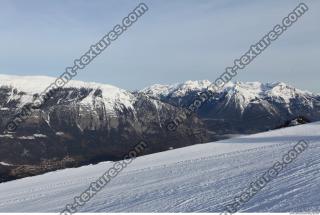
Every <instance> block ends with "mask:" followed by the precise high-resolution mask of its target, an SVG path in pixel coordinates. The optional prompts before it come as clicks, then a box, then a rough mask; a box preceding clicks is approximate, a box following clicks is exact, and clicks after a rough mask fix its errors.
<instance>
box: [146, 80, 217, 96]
mask: <svg viewBox="0 0 320 215" xmlns="http://www.w3.org/2000/svg"><path fill="white" fill-rule="evenodd" d="M210 85H212V83H211V82H210V81H208V80H202V81H190V80H189V81H186V82H184V83H180V84H172V85H161V84H154V85H152V86H150V87H147V88H144V89H143V90H141V91H140V92H142V93H146V94H148V95H150V96H153V97H159V96H168V95H171V96H184V95H185V94H186V93H187V92H189V91H202V90H205V89H208V87H209V86H210Z"/></svg>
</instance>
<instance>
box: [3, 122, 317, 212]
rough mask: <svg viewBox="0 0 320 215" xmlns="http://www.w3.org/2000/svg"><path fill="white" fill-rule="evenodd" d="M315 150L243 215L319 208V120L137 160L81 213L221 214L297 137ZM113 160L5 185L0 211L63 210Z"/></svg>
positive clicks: (286, 171) (302, 156)
mask: <svg viewBox="0 0 320 215" xmlns="http://www.w3.org/2000/svg"><path fill="white" fill-rule="evenodd" d="M302 139H304V140H307V141H309V148H308V149H307V150H306V151H304V152H303V153H302V154H300V155H299V157H298V158H297V159H296V160H295V161H294V162H293V163H291V164H289V165H287V166H286V168H285V169H283V171H282V172H281V173H280V174H279V175H278V177H277V178H275V179H274V180H273V181H271V182H270V183H269V184H268V185H267V186H266V187H265V188H264V189H263V190H261V191H260V192H259V193H257V194H256V195H255V196H254V197H253V198H252V199H251V200H250V201H249V202H247V203H246V204H245V205H244V206H243V207H242V208H241V209H240V210H239V212H306V211H309V212H310V211H313V212H315V211H317V212H319V211H320V194H319V193H320V123H311V124H307V125H301V126H296V127H290V128H285V129H280V130H275V131H270V132H266V133H260V134H255V135H250V136H242V137H238V138H234V139H229V140H224V141H219V142H214V143H207V144H200V145H194V146H190V147H186V148H181V149H175V150H171V151H167V152H162V153H157V154H152V155H148V156H143V157H139V158H137V159H136V160H134V161H133V163H132V164H131V165H129V166H128V167H127V168H126V169H125V170H124V171H123V172H121V173H120V174H119V175H118V176H117V177H115V178H114V179H113V180H112V181H111V182H110V183H109V184H108V185H107V186H106V187H105V188H104V189H103V190H102V191H101V192H100V193H98V194H97V195H96V196H95V197H94V198H93V199H92V200H91V201H89V202H88V203H87V204H86V205H84V206H83V207H82V208H80V211H79V212H221V211H223V210H224V206H225V205H226V204H228V203H230V202H231V201H232V199H233V198H234V196H235V195H239V194H240V193H241V192H242V191H243V190H244V189H246V188H247V187H248V186H249V184H250V183H251V182H253V181H254V180H255V179H257V178H258V177H260V176H261V175H262V174H263V173H264V172H265V171H266V170H268V169H269V168H270V167H271V166H273V164H274V163H275V162H276V161H278V160H281V159H282V156H283V155H284V154H286V153H287V152H288V151H289V150H290V149H292V148H293V146H294V145H295V144H296V143H297V142H298V141H299V140H302ZM111 165H112V163H111V162H103V163H100V164H97V165H90V166H84V167H80V168H72V169H65V170H60V171H56V172H51V173H47V174H44V175H40V176H35V177H29V178H24V179H20V180H16V181H11V182H7V183H2V184H0V212H60V211H62V210H63V209H64V207H65V205H66V204H69V203H72V202H73V198H74V197H75V196H79V195H80V194H81V193H82V192H83V191H84V190H85V189H87V188H88V186H89V184H90V183H91V182H92V181H95V180H96V179H97V178H98V177H100V176H101V175H102V174H103V173H104V172H105V171H106V170H107V169H108V168H109V167H111Z"/></svg>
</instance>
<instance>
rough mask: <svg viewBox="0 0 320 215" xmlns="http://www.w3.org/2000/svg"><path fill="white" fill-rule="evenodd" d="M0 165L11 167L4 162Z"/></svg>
mask: <svg viewBox="0 0 320 215" xmlns="http://www.w3.org/2000/svg"><path fill="white" fill-rule="evenodd" d="M0 164H1V165H3V166H12V165H11V164H9V163H6V162H0Z"/></svg>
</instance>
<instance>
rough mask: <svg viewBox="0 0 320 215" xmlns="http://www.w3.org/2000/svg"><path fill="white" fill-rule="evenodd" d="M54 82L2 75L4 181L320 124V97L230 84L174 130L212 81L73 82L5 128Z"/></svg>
mask: <svg viewBox="0 0 320 215" xmlns="http://www.w3.org/2000/svg"><path fill="white" fill-rule="evenodd" d="M54 81H55V79H54V78H50V77H40V76H29V77H25V76H10V75H0V116H1V118H0V132H1V134H0V147H1V150H0V157H1V160H0V162H3V163H6V164H9V165H2V164H1V163H0V173H2V174H1V175H2V179H1V178H0V180H3V181H5V180H9V179H14V178H20V177H25V176H28V175H36V174H39V173H42V172H46V171H51V170H54V169H60V168H65V167H68V166H80V165H84V164H88V163H96V162H99V161H106V160H117V159H120V158H121V156H122V155H123V154H124V153H126V152H127V151H128V150H130V149H131V148H132V147H133V146H134V145H135V144H137V143H138V142H139V141H140V140H144V141H146V142H148V143H149V144H148V146H149V147H148V149H146V151H145V154H150V153H154V152H160V151H165V150H168V149H172V148H179V147H184V146H189V145H193V144H196V143H201V142H209V141H215V140H219V139H224V138H227V137H229V136H232V135H239V134H252V133H257V132H261V131H267V130H270V129H276V128H279V127H285V126H287V125H292V124H299V123H305V122H312V121H317V120H320V95H317V94H313V93H310V92H308V91H302V90H299V89H296V88H294V87H292V86H289V85H286V84H284V83H271V84H270V83H269V84H268V83H267V84H262V83H259V82H248V83H242V82H237V83H229V84H227V85H226V86H225V87H224V88H223V89H221V90H219V91H213V94H212V95H213V96H212V98H211V99H209V100H208V101H207V102H206V103H205V104H204V105H203V106H202V107H201V108H200V109H199V111H198V112H197V113H195V114H193V115H191V117H186V120H185V121H184V122H183V123H182V124H181V125H179V128H178V129H177V130H176V131H175V132H171V131H168V130H167V128H166V124H167V122H168V121H170V120H172V119H174V118H175V117H176V116H177V115H181V114H185V112H186V109H185V107H186V106H188V105H189V104H190V103H192V101H193V100H194V99H195V98H197V96H198V95H199V94H200V93H201V92H204V91H208V90H211V91H212V90H213V88H212V83H211V82H210V81H187V82H185V83H182V84H175V85H153V86H151V87H148V88H145V89H143V90H141V91H136V92H129V91H126V90H123V89H120V88H117V87H114V86H111V85H105V84H98V83H87V82H81V81H70V82H69V83H68V84H67V85H66V86H65V87H63V88H61V89H60V90H58V91H57V92H56V93H54V94H53V95H52V96H51V98H50V99H49V100H48V102H46V103H45V104H44V105H43V106H42V107H41V109H36V110H34V111H33V113H32V115H31V116H30V117H29V118H28V119H27V120H26V121H25V122H23V123H22V124H21V125H19V127H18V129H17V130H16V131H15V132H6V133H3V132H4V128H5V126H6V124H7V123H8V122H9V121H10V120H11V119H13V118H14V116H16V115H17V114H19V112H20V111H21V108H22V107H24V106H26V105H29V104H31V103H32V102H33V101H34V100H35V99H36V98H37V97H38V96H39V94H40V93H41V92H43V91H44V90H45V89H46V88H47V87H48V86H50V85H51V84H52V83H53V82H54Z"/></svg>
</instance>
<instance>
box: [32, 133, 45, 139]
mask: <svg viewBox="0 0 320 215" xmlns="http://www.w3.org/2000/svg"><path fill="white" fill-rule="evenodd" d="M33 136H34V137H37V138H47V135H45V134H33Z"/></svg>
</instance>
